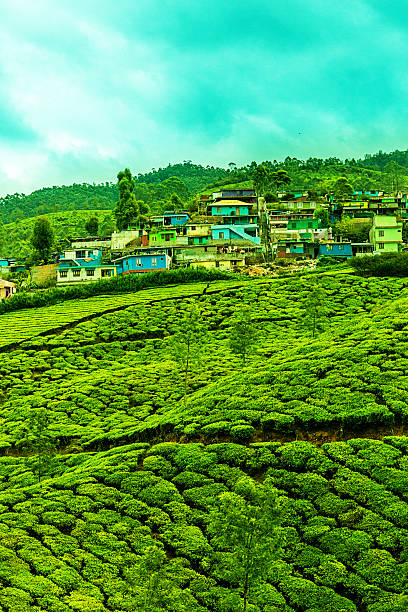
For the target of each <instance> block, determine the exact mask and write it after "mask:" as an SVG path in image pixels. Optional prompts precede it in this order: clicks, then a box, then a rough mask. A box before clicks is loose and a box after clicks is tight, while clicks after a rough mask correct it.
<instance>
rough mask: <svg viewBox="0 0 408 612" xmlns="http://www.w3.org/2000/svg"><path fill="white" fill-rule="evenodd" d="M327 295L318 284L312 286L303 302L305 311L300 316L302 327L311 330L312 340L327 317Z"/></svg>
mask: <svg viewBox="0 0 408 612" xmlns="http://www.w3.org/2000/svg"><path fill="white" fill-rule="evenodd" d="M326 303H327V294H326V292H325V290H324V289H323V287H321V286H320V285H318V284H315V285H313V286H312V288H311V290H310V292H309V295H308V297H307V298H306V301H305V310H304V313H303V316H302V324H303V326H304V327H306V328H308V329H311V330H312V338H314V337H315V335H316V332H317V331H322V330H323V329H324V326H325V322H326V316H327V306H326Z"/></svg>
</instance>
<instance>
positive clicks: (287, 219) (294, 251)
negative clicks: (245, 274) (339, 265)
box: [265, 191, 408, 259]
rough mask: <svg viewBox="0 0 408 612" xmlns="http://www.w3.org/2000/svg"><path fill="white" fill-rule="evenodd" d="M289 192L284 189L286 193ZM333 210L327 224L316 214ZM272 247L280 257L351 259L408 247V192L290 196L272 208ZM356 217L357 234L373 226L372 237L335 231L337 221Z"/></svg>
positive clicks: (269, 240)
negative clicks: (405, 231)
mask: <svg viewBox="0 0 408 612" xmlns="http://www.w3.org/2000/svg"><path fill="white" fill-rule="evenodd" d="M282 196H284V194H282ZM319 209H323V210H326V211H327V219H328V221H327V223H325V224H323V223H322V222H321V220H320V218H319V215H317V216H316V212H317V211H318V210H319ZM266 218H267V228H268V233H267V240H266V241H265V242H266V243H267V245H268V247H267V248H268V250H269V251H270V252H271V253H272V256H273V257H276V258H289V259H300V258H312V259H314V258H319V257H338V258H349V257H355V256H360V255H367V254H381V253H385V252H398V251H400V250H401V249H402V248H403V240H402V227H403V221H404V219H408V209H407V195H406V194H401V193H400V194H398V195H397V196H396V197H390V196H387V195H386V194H385V193H384V192H382V191H366V192H364V193H362V192H361V191H355V192H354V193H353V194H352V195H351V196H350V197H348V198H341V199H339V198H337V199H335V198H334V197H333V196H328V197H327V200H326V201H318V200H313V199H312V198H310V197H309V196H308V194H307V193H297V194H294V197H293V198H291V199H290V200H287V201H286V200H285V199H284V197H283V198H282V199H281V200H280V201H279V202H276V203H273V204H271V205H270V207H268V209H267V211H266ZM344 218H348V219H350V220H351V222H352V224H353V227H354V229H355V230H356V233H358V228H359V227H367V226H368V225H369V226H370V230H369V236H368V240H365V241H362V242H361V241H360V242H352V241H350V240H346V239H340V238H338V237H336V236H335V234H334V231H333V228H334V226H335V224H336V223H337V222H339V221H341V220H342V219H344Z"/></svg>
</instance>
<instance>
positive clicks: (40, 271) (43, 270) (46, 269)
mask: <svg viewBox="0 0 408 612" xmlns="http://www.w3.org/2000/svg"><path fill="white" fill-rule="evenodd" d="M56 267H57V266H56V264H47V265H45V266H33V267H32V268H31V271H30V273H31V280H32V282H33V283H37V285H48V284H51V283H55V281H56V280H57V272H56Z"/></svg>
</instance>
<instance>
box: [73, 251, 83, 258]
mask: <svg viewBox="0 0 408 612" xmlns="http://www.w3.org/2000/svg"><path fill="white" fill-rule="evenodd" d="M75 257H77V258H78V259H83V258H84V257H86V251H75Z"/></svg>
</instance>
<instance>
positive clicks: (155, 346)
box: [0, 273, 408, 612]
mask: <svg viewBox="0 0 408 612" xmlns="http://www.w3.org/2000/svg"><path fill="white" fill-rule="evenodd" d="M316 287H317V288H318V291H319V292H320V293H319V295H320V297H322V296H323V299H321V301H320V302H319V304H318V305H317V306H318V307H317V308H315V309H313V300H312V301H311V297H313V295H314V292H315V291H316ZM407 292H408V289H405V286H404V285H403V283H402V280H399V279H391V278H372V279H364V278H360V277H357V276H354V275H352V274H335V273H333V274H327V273H325V274H321V275H316V276H313V275H310V276H307V277H300V278H299V277H297V278H281V279H280V278H278V279H257V280H250V281H236V280H235V281H232V280H231V281H214V282H213V283H209V284H206V283H201V284H195V285H193V284H190V285H184V286H181V285H180V286H177V287H162V288H160V289H146V290H143V291H139V292H136V293H133V294H131V293H128V294H122V295H110V296H98V297H93V298H88V299H82V300H71V301H69V302H62V303H59V304H55V305H53V306H49V307H44V308H34V309H29V310H28V309H27V310H20V311H16V312H15V313H14V312H10V313H5V314H3V315H1V316H0V330H2V340H1V347H0V350H1V353H0V454H1V455H2V456H1V457H0V610H5V611H10V612H11V611H24V612H25V611H32V610H33V611H35V612H42V611H50V612H71V611H74V612H75V611H77V612H93V611H95V612H102V611H105V610H106V611H110V610H112V611H119V612H127V611H142V610H143V611H144V610H152V611H153V612H155V611H156V610H171V611H174V612H178V611H186V612H187V611H189V610H192V611H195V610H197V611H200V612H206V611H214V612H216V611H225V612H229V611H230V612H233V611H239V610H247V612H261V611H262V612H275V611H276V612H277V611H292V610H293V611H296V612H299V611H302V612H306V611H307V612H317V611H322V612H323V611H331V610H333V611H349V610H350V611H357V610H363V611H367V612H388V611H390V612H391V610H403V609H406V608H405V607H404V606H406V598H405V597H404V593H405V591H406V589H407V577H408V438H406V437H404V434H405V433H406V431H407V430H408V429H407V423H408V402H407V388H408V376H407V375H406V371H407V366H408V357H407V352H408V351H407V349H408V346H407V342H408V308H407V307H408V293H407ZM245 316H247V317H249V319H251V321H252V323H251V324H250V326H249V332H250V335H251V338H249V339H248V338H247V340H248V342H247V345H248V348H249V350H248V353H247V354H245V355H244V354H242V353H240V351H237V350H234V346H233V344H232V343H231V337H232V335H233V334H234V333H237V332H236V330H237V329H242V328H238V327H237V320H239V317H245ZM192 322H193V323H192ZM249 340H251V341H249ZM187 345H188V347H189V353H188V355H189V357H188V363H187V365H186V360H185V355H186V352H185V350H186V346H187ZM180 355H181V357H180ZM183 355H184V358H183ZM36 415H40V416H41V415H46V421H45V425H44V427H45V430H46V431H43V432H42V434H41V435H42V436H43V439H44V440H45V439H46V440H47V444H48V446H47V448H45V447H44V448H45V451H47V452H40V454H38V453H39V451H38V448H37V450H35V445H32V446H31V449H30V447H29V446H27V444H26V442H27V437H30V435H31V439H32V437H33V435H34V434H33V432H30V431H28V426H27V423H32V422H34V421H35V418H36ZM33 419H34V421H33ZM51 448H52V449H55V451H56V452H55V451H54V452H51V451H50V452H48V450H49V449H51ZM43 450H44V449H43ZM41 456H43V459H42V461H43V464H42V466H41V467H39V461H40V459H39V458H40V457H41ZM39 480H40V482H39ZM264 491H269V492H271V494H273V496H274V497H273V499H274V500H275V501H274V504H275V508H276V513H277V520H276V524H275V526H274V528H273V538H274V542H275V543H276V551H275V552H274V553H273V555H272V554H271V559H270V561H269V562H268V564H267V566H266V567H265V568H264V569H263V570H262V574H261V575H257V572H256V567H255V568H254V564H253V565H252V566H251V563H250V555H249V553H248V550H249V548H247V549H245V551H246V552H245V551H244V552H245V554H244V553H242V555H241V556H240V555H239V554H238V552H237V550H234V549H233V548H231V546H230V545H228V544H227V543H226V539H225V536H226V534H225V533H224V534H223V533H222V531H220V529H218V531H217V524H218V523H219V521H220V520H221V519H220V511H219V509H220V508H221V507H224V508H227V510H228V512H227V514H228V513H229V512H230V511H231V516H232V512H233V508H234V507H235V506H234V504H235V505H236V504H238V505H237V507H240V508H245V507H246V506H245V504H246V505H247V506H248V507H250V508H251V507H255V505H256V503H255V501H254V500H255V499H261V498H260V497H257V496H258V495H260V493H259V492H261V493H262V495H263V492H264ZM262 499H264V498H263V497H262ZM222 503H224V504H227V505H226V506H222ZM240 504H241V505H240ZM242 504H243V505H242ZM258 505H259V504H258ZM261 506H262V504H261ZM217 513H218V514H217ZM217 517H218V518H217ZM224 519H225V520H227V518H225V517H224ZM261 520H264V518H263V519H262V517H261V519H260V521H261ZM217 521H218V523H217ZM233 529H235V527H234V528H233V527H231V531H233ZM227 531H228V530H227ZM235 531H236V532H237V533H238V531H239V530H238V528H237V529H235ZM227 535H230V536H231V534H227ZM232 535H234V534H232ZM231 537H232V536H231ZM270 552H271V551H270ZM259 563H261V560H260V561H259ZM240 564H241V565H242V567H244V566H245V567H246V568H247V574H246V575H247V587H248V588H247V590H245V589H246V587H245V584H244V583H243V581H242V575H241V574H240V570H239V568H240V567H241V565H240ZM245 564H246V565H245ZM255 565H256V563H255ZM258 574H259V572H258Z"/></svg>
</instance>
